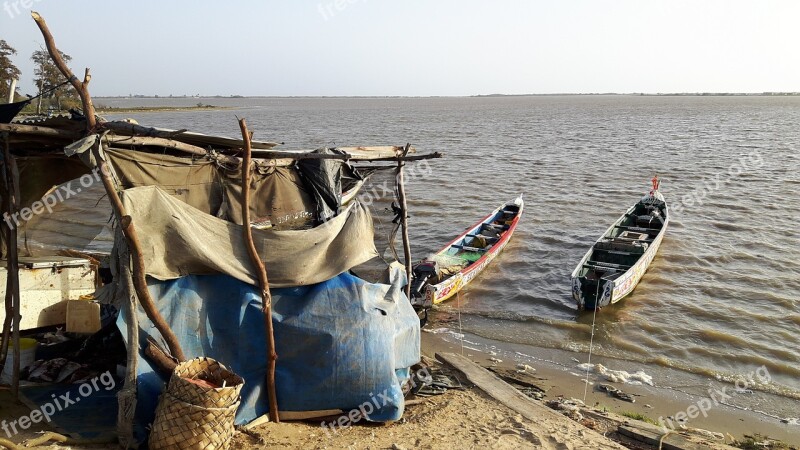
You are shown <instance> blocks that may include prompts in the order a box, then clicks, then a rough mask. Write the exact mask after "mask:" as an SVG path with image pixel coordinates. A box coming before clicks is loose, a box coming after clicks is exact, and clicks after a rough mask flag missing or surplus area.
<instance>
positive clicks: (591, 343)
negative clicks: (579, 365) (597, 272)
mask: <svg viewBox="0 0 800 450" xmlns="http://www.w3.org/2000/svg"><path fill="white" fill-rule="evenodd" d="M602 280H603V278H602V277H601V278H600V279H599V280H597V292H596V293H595V295H594V312H593V313H592V336H591V338H589V361H588V362H587V363H586V384H584V386H583V403H584V404H585V403H586V395H587V394H588V393H589V371H590V370H591V369H592V350H593V349H594V323H595V319H596V318H597V304H598V297H599V296H600V281H602Z"/></svg>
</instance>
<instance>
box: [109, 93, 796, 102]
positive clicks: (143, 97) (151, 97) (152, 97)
mask: <svg viewBox="0 0 800 450" xmlns="http://www.w3.org/2000/svg"><path fill="white" fill-rule="evenodd" d="M565 96H621V97H800V92H668V93H647V92H628V93H619V92H584V93H568V92H563V93H554V94H475V95H205V96H199V97H198V96H188V95H184V96H181V95H173V96H163V95H135V96H128V95H117V96H114V95H112V96H97V97H94V98H96V99H125V100H173V99H192V98H196V99H207V98H214V99H245V98H485V97H565Z"/></svg>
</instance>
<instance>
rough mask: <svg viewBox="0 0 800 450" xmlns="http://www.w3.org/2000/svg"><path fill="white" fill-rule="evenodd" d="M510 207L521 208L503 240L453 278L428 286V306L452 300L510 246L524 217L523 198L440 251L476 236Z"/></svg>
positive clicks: (511, 203) (504, 205)
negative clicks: (467, 237)
mask: <svg viewBox="0 0 800 450" xmlns="http://www.w3.org/2000/svg"><path fill="white" fill-rule="evenodd" d="M509 205H515V206H517V207H519V211H518V213H517V215H516V217H515V218H514V219H513V221H512V223H511V224H510V225H509V227H508V229H507V230H505V232H504V233H503V234H502V236H501V238H500V239H499V240H498V241H497V242H496V243H495V244H493V246H492V248H491V249H490V250H489V251H487V252H486V254H485V255H483V256H482V257H481V258H479V259H478V260H477V261H475V262H474V263H472V264H470V265H469V266H468V267H466V268H464V269H463V270H461V271H459V272H458V273H456V274H454V275H453V276H451V277H449V278H447V279H446V280H444V281H442V282H441V283H438V284H432V285H428V286H427V287H426V289H425V302H426V304H429V305H430V304H437V303H441V302H443V301H445V300H448V299H450V298H452V297H453V296H454V295H456V294H457V293H458V292H459V291H460V290H461V289H463V288H464V287H465V286H467V285H468V284H469V283H470V282H471V281H472V280H473V279H474V278H475V277H477V276H478V274H480V273H481V272H482V271H483V270H484V269H486V267H487V266H488V265H489V264H491V262H492V261H494V259H495V258H496V257H497V255H499V254H500V252H502V251H503V249H504V248H505V247H506V245H508V243H509V241H510V240H511V236H512V235H513V234H514V231H516V228H517V224H518V223H519V221H520V218H521V217H522V213H523V209H524V202H523V201H522V197H521V196H520V197H518V198H517V199H515V200H514V201H512V202H508V203H505V204H503V205H502V206H500V207H499V208H497V209H495V210H494V211H493V212H492V213H491V214H489V215H487V216H486V217H484V218H483V219H482V220H481V221H479V222H477V223H476V224H475V225H473V226H472V227H470V228H469V229H468V230H467V231H466V232H464V233H462V234H461V235H460V236H458V237H457V238H455V239H454V240H453V241H451V242H450V243H448V244H447V245H446V246H444V247H443V248H442V249H440V250H439V251H438V252H437V254H443V253H444V252H446V251H447V250H448V249H450V248H451V246H452V245H453V244H455V243H457V242H459V241H461V240H462V239H464V238H465V237H466V236H467V235H469V234H475V232H476V231H477V230H479V229H480V228H481V226H482V225H483V224H486V223H489V222H491V220H492V219H493V218H494V217H496V216H497V214H498V213H499V212H501V211H502V210H503V208H506V207H507V206H509Z"/></svg>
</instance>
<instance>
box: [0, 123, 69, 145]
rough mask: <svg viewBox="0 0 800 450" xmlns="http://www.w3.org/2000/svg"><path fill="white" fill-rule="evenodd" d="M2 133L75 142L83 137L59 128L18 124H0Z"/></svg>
mask: <svg viewBox="0 0 800 450" xmlns="http://www.w3.org/2000/svg"><path fill="white" fill-rule="evenodd" d="M0 131H7V132H9V133H14V134H30V135H34V136H44V137H52V138H63V139H68V140H71V141H74V140H76V139H79V138H80V137H81V134H80V133H76V132H74V131H67V130H59V129H57V128H49V127H40V126H37V125H23V124H17V123H0Z"/></svg>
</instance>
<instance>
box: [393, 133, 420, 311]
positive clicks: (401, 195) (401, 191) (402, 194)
mask: <svg viewBox="0 0 800 450" xmlns="http://www.w3.org/2000/svg"><path fill="white" fill-rule="evenodd" d="M410 148H411V144H406V147H405V148H404V149H403V151H402V153H401V154H400V156H399V157H398V158H397V180H396V182H397V200H398V201H399V203H400V225H401V226H402V227H403V257H404V258H405V265H406V281H407V283H406V297H407V298H408V299H409V300H410V299H411V244H410V243H409V240H408V204H407V203H406V188H405V183H404V181H403V168H404V167H405V165H406V163H405V161H406V159H404V158H406V155H407V154H408V151H409V149H410ZM423 156H424V155H423Z"/></svg>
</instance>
